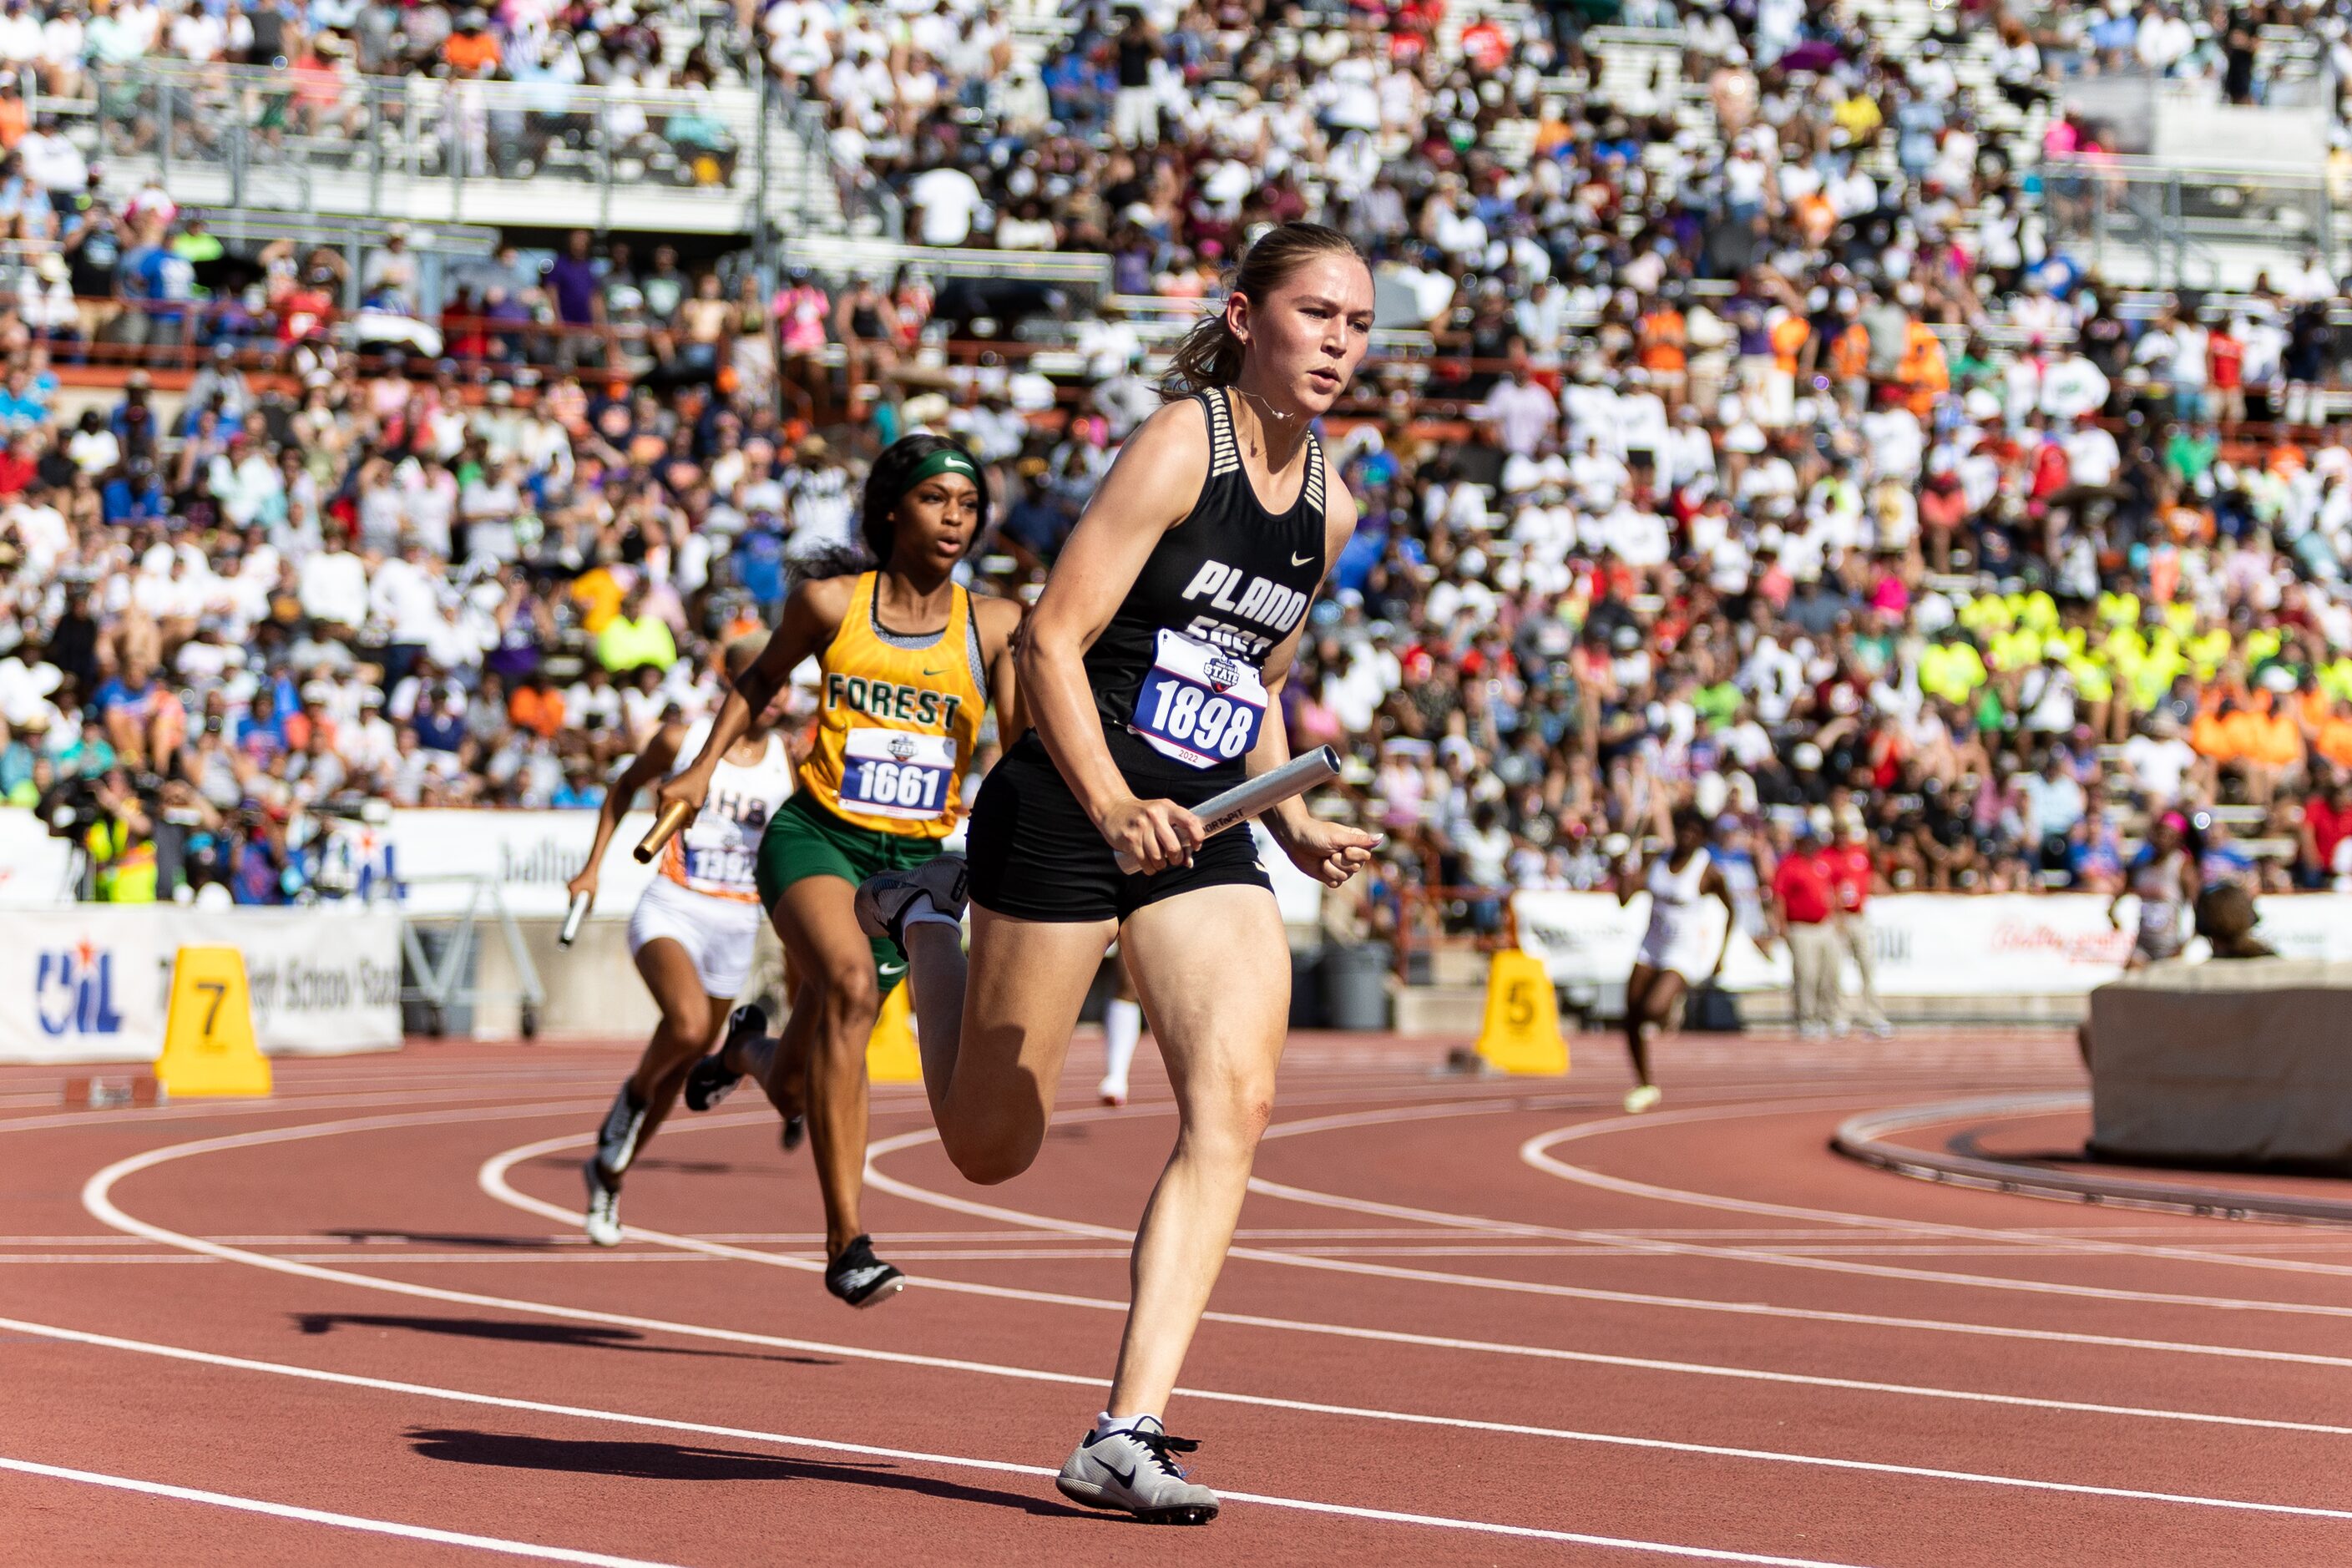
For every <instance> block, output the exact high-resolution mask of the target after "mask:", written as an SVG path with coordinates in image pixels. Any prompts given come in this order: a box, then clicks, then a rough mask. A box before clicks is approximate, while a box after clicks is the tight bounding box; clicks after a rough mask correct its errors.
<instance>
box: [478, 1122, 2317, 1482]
mask: <svg viewBox="0 0 2352 1568" xmlns="http://www.w3.org/2000/svg"><path fill="white" fill-rule="evenodd" d="M762 1120H764V1119H763V1118H761V1117H759V1116H756V1115H755V1116H752V1117H750V1118H742V1117H733V1118H719V1119H713V1120H711V1121H696V1122H688V1123H686V1124H685V1126H686V1127H687V1128H707V1129H713V1130H716V1129H718V1128H722V1127H729V1126H740V1125H742V1124H743V1122H744V1121H752V1122H757V1121H762ZM910 1136H911V1135H910ZM595 1138H596V1135H595V1134H594V1133H593V1132H591V1133H568V1134H565V1135H563V1136H561V1137H557V1138H549V1139H542V1140H541V1141H540V1142H533V1143H525V1144H521V1145H520V1146H518V1147H516V1148H512V1149H508V1150H505V1151H503V1152H499V1153H497V1154H494V1155H492V1156H491V1157H490V1158H489V1159H488V1160H485V1161H484V1162H483V1163H482V1165H481V1168H480V1169H479V1171H478V1173H477V1181H478V1184H479V1185H480V1187H481V1189H482V1190H483V1191H484V1192H485V1193H487V1194H489V1195H490V1196H491V1197H494V1198H496V1199H498V1200H499V1202H500V1203H503V1204H508V1205H511V1206H513V1207H516V1208H520V1209H521V1210H523V1211H525V1212H527V1213H530V1214H535V1215H542V1216H546V1217H550V1218H556V1219H570V1218H572V1217H574V1216H573V1215H572V1213H571V1211H569V1210H566V1209H564V1208H562V1207H561V1206H559V1205H555V1204H551V1203H549V1202H548V1201H547V1200H545V1199H543V1198H540V1197H536V1196H534V1195H532V1194H529V1193H525V1192H523V1191H521V1190H520V1188H518V1187H516V1186H515V1185H514V1184H513V1181H512V1179H511V1173H512V1171H513V1169H514V1167H515V1166H516V1165H518V1164H520V1163H524V1162H525V1161H528V1160H533V1159H538V1158H540V1157H541V1156H543V1155H548V1154H553V1153H558V1152H562V1151H565V1150H568V1149H584V1148H586V1147H588V1146H589V1145H590V1144H592V1143H593V1142H595ZM877 1152H881V1150H880V1146H879V1145H877ZM873 1174H874V1173H873V1172H872V1170H871V1169H870V1167H869V1170H868V1175H869V1177H870V1176H872V1175H873ZM910 1190H923V1189H910ZM1056 1223H1057V1222H1056ZM623 1231H624V1234H625V1235H626V1236H628V1237H635V1238H636V1239H638V1240H642V1241H649V1242H653V1243H655V1244H656V1245H659V1246H664V1247H677V1248H678V1249H680V1250H681V1251H683V1252H685V1253H688V1254H690V1255H699V1256H702V1257H707V1258H718V1259H725V1260H732V1261H738V1262H745V1263H755V1264H765V1265H768V1266H770V1267H777V1268H793V1269H798V1270H803V1271H815V1270H817V1269H821V1268H822V1267H823V1265H822V1264H820V1263H814V1262H808V1261H803V1260H802V1259H798V1258H785V1257H782V1256H780V1255H778V1254H775V1253H772V1252H758V1251H753V1250H751V1249H749V1248H745V1247H730V1246H728V1245H726V1244H725V1243H723V1242H718V1241H714V1240H712V1239H711V1238H709V1237H690V1236H682V1235H674V1234H672V1233H670V1232H667V1231H660V1230H654V1229H650V1228H647V1227H646V1226H636V1225H628V1226H623ZM1035 1233H1036V1227H1034V1226H1030V1227H1026V1229H1025V1231H1024V1232H1016V1233H1015V1234H1035ZM1049 1234H1050V1232H1049ZM1117 1256H1119V1257H1124V1256H1126V1254H1125V1253H1124V1251H1120V1252H1118V1254H1117ZM1265 1256H1267V1257H1268V1258H1285V1257H1288V1256H1290V1255H1289V1254H1286V1253H1270V1254H1266V1255H1265ZM908 1283H909V1284H910V1285H913V1286H916V1287H918V1288H923V1289H938V1290H947V1291H950V1292H954V1293H958V1294H974V1295H988V1296H993V1297H997V1298H999V1299H1003V1300H1020V1301H1028V1302H1033V1303H1036V1304H1039V1305H1050V1306H1065V1307H1078V1308H1091V1309H1094V1310H1104V1311H1114V1312H1125V1311H1126V1310H1127V1308H1128V1304H1127V1303H1126V1302H1125V1301H1120V1300H1110V1299H1108V1298H1103V1297H1090V1296H1077V1295H1071V1294H1067V1293H1064V1292H1059V1291H1044V1290H1027V1289H1018V1288H1015V1287H1011V1286H1002V1285H982V1284H978V1283H976V1282H973V1281H968V1280H961V1279H940V1278H938V1277H936V1276H929V1275H909V1276H908ZM1201 1317H1202V1321H1203V1322H1212V1323H1221V1324H1226V1325H1231V1326H1234V1327H1241V1328H1257V1329H1275V1330H1280V1331H1285V1332H1291V1333H1307V1334H1315V1335H1321V1336H1328V1337H1333V1338H1339V1339H1351V1340H1363V1341H1370V1342H1381V1343H1389V1344H1404V1345H1412V1346H1415V1347H1417V1348H1421V1349H1427V1350H1445V1351H1461V1352H1471V1353H1477V1354H1487V1355H1504V1356H1519V1357H1525V1358H1528V1359H1531V1360H1542V1361H1556V1362H1564V1363H1577V1364H1582V1365H1588V1366H1606V1367H1614V1368H1620V1369H1623V1370H1627V1371H1640V1372H1664V1373H1685V1374H1689V1375H1694V1376H1700V1377H1719V1378H1727V1379H1733V1380H1737V1381H1743V1382H1754V1383H1772V1384H1787V1385H1791V1386H1798V1387H1811V1388H1832V1389H1837V1390H1840V1391H1842V1392H1847V1393H1860V1394H1890V1395H1895V1396H1897V1397H1906V1398H1919V1399H1941V1400H1949V1401H1953V1402H1957V1403H1963V1404H1982V1405H2007V1406H2011V1407H2013V1408H2019V1409H2029V1410H2053V1411H2063V1412H2066V1413H2069V1414H2074V1415H2098V1416H2105V1417H2125V1418H2133V1419H2143V1420H2154V1421H2175V1422H2181V1423H2187V1424H2191V1425H2206V1426H2242V1427H2252V1428H2259V1429H2266V1430H2273V1431H2287V1432H2304V1433H2310V1434H2314V1435H2316V1436H2331V1437H2333V1436H2352V1426H2332V1425H2329V1424H2326V1423H2322V1422H2306V1421H2286V1420H2280V1419H2274V1418H2272V1417H2266V1416H2256V1415H2221V1414H2216V1413H2211V1412H2206V1411H2193V1410H2168V1409H2162V1408H2155V1407H2149V1406H2144V1405H2105V1404H2098V1403H2095V1402H2091V1401H2086V1400H2073V1399H2053V1398H2046V1397H2042V1396H2037V1395H2032V1394H1995V1393H1990V1392H1984V1391H1979V1390H1974V1389H1956V1388H1939V1387H1935V1386H1929V1385H1922V1384H1903V1383H1887V1382H1882V1381H1877V1380H1872V1379H1864V1378H1846V1377H1831V1376H1827V1375H1823V1374H1821V1373H1791V1372H1772V1371H1767V1370H1763V1369H1759V1368H1754V1367H1741V1366H1728V1365H1720V1364H1716V1363H1706V1362H1686V1361H1675V1360H1668V1359H1664V1358H1661V1357H1655V1356H1629V1355H1612V1354H1610V1353H1607V1352H1600V1351H1571V1350H1561V1349H1556V1348H1553V1347H1549V1346H1544V1345H1528V1344H1515V1343H1508V1342H1497V1341H1493V1340H1477V1339H1466V1338H1462V1337H1459V1336H1454V1335H1444V1334H1418V1333H1412V1332H1410V1331H1403V1330H1391V1329H1370V1328H1360V1327H1356V1326H1353V1325H1349V1324H1340V1323H1321V1322H1307V1321H1298V1320H1297V1319H1291V1318H1276V1317H1267V1316H1264V1315H1261V1314H1257V1313H1248V1312H1230V1311H1222V1310H1214V1309H1212V1310H1208V1311H1204V1312H1203V1313H1202V1315H1201ZM2342 1364H2344V1365H2347V1366H2352V1360H2347V1361H2345V1362H2344V1363H2342Z"/></svg>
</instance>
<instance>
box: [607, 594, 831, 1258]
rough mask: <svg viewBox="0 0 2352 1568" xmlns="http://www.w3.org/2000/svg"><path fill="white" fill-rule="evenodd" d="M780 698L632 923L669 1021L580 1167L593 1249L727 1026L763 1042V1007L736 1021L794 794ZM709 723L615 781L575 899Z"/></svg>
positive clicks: (715, 777) (616, 1220) (751, 648)
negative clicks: (768, 847) (632, 812)
mask: <svg viewBox="0 0 2352 1568" xmlns="http://www.w3.org/2000/svg"><path fill="white" fill-rule="evenodd" d="M766 640H767V639H766V638H765V637H743V638H739V639H738V640H737V641H735V642H733V643H731V644H730V645H729V646H728V648H727V655H726V663H727V675H728V679H730V680H731V679H735V678H737V677H739V676H740V675H741V674H742V673H743V671H744V670H746V669H748V668H751V661H752V660H753V659H754V658H757V657H758V655H759V652H760V649H761V647H762V646H763V645H764V643H765V642H766ZM783 700H784V698H783V696H782V695H781V694H780V695H779V696H778V697H777V698H776V700H775V701H774V702H772V703H771V704H770V708H769V710H768V711H765V712H763V713H761V714H760V715H759V716H758V718H757V720H756V721H754V722H753V724H752V725H751V728H750V729H749V730H747V731H745V732H744V734H743V738H742V739H741V740H740V741H738V742H735V743H734V744H733V745H732V746H730V747H729V748H728V749H727V754H726V756H725V757H724V758H723V759H721V760H720V762H719V764H718V765H717V767H716V768H715V769H714V770H713V771H712V773H711V779H710V795H709V805H706V806H705V807H704V808H703V811H702V814H701V815H700V816H698V817H697V818H696V819H695V820H694V822H693V824H692V826H688V828H687V829H686V830H685V831H684V832H681V833H678V834H676V835H673V836H672V837H671V838H670V840H669V842H668V843H667V845H665V846H664V847H663V848H662V855H661V862H660V867H659V874H658V875H657V876H656V877H655V879H654V880H653V883H652V885H651V886H649V887H648V888H646V890H645V893H644V895H643V896H642V897H640V898H639V899H638V900H637V907H636V910H635V913H633V914H631V915H630V917H629V953H630V956H632V957H633V958H635V960H636V963H637V973H640V974H642V975H644V976H645V978H646V989H648V990H649V991H651V992H652V993H653V994H654V1001H655V1003H656V1005H658V1006H659V1007H660V1008H661V1022H660V1024H658V1025H657V1026H655V1029H654V1035H653V1038H652V1039H651V1040H650V1041H648V1042H646V1049H645V1054H644V1055H643V1056H642V1057H640V1058H638V1059H637V1069H636V1071H635V1072H634V1073H632V1074H631V1075H630V1076H629V1079H628V1081H627V1082H625V1083H624V1084H623V1085H622V1086H621V1092H620V1093H619V1094H618V1095H616V1096H615V1097H614V1100H613V1109H612V1110H609V1111H607V1112H605V1114H604V1126H603V1128H602V1129H601V1130H600V1131H599V1132H598V1134H597V1139H596V1152H595V1153H594V1154H593V1155H591V1156H590V1157H589V1159H588V1161H587V1163H586V1164H585V1165H583V1167H582V1174H583V1177H584V1179H585V1180H586V1182H587V1186H588V1212H587V1218H586V1222H585V1223H586V1227H587V1231H588V1238H589V1239H590V1240H591V1241H593V1242H594V1243H595V1244H596V1245H597V1246H599V1247H613V1246H615V1245H617V1244H618V1243H619V1242H620V1239H621V1178H622V1177H623V1176H624V1175H625V1174H626V1173H627V1172H628V1169H629V1164H630V1163H631V1162H632V1161H633V1160H635V1158H636V1155H637V1152H638V1151H639V1150H641V1149H643V1148H644V1147H645V1145H646V1142H647V1141H648V1140H649V1139H651V1138H652V1137H653V1135H654V1129H655V1128H656V1127H658V1126H660V1125H661V1122H662V1119H663V1118H664V1117H666V1116H667V1115H668V1114H669V1110H670V1107H671V1106H672V1105H674V1104H676V1103H677V1093H678V1089H680V1088H681V1087H682V1086H683V1085H684V1084H685V1082H686V1074H687V1069H688V1068H691V1067H692V1066H693V1065H694V1063H695V1061H696V1059H697V1058H699V1057H701V1055H702V1054H703V1053H704V1052H706V1051H709V1050H710V1049H712V1048H714V1047H716V1046H717V1045H718V1044H719V1033H720V1030H721V1028H722V1027H728V1028H732V1027H735V1026H739V1021H740V1026H741V1027H744V1028H747V1029H750V1030H751V1032H753V1033H755V1034H763V1033H765V1032H766V1029H767V1020H766V1019H765V1018H764V1017H763V1016H760V1010H759V1009H758V1008H757V1007H738V1008H736V1009H735V1011H734V1015H733V1016H732V1017H730V1014H729V1012H728V1009H729V1007H730V1005H732V1004H733V1002H734V1000H735V998H736V996H737V995H738V994H740V993H741V991H742V989H743V986H744V984H745V982H747V981H748V980H749V979H750V978H751V950H752V946H753V944H754V943H756V942H758V941H759V937H760V921H761V919H762V918H763V917H762V915H761V910H760V895H759V892H758V891H757V889H755V888H754V887H753V885H752V867H753V862H754V860H755V858H756V856H757V853H758V850H759V847H760V836H761V834H762V833H764V832H765V831H767V826H768V818H769V817H771V816H774V815H775V811H776V808H777V807H778V806H780V805H783V803H784V800H785V797H787V796H788V795H791V794H792V793H793V756H792V752H791V749H790V748H789V747H787V746H786V745H785V744H784V739H783V737H782V735H781V734H779V733H777V731H776V730H775V727H774V721H775V716H776V713H777V711H778V710H779V709H780V705H781V704H782V701H783ZM709 733H710V721H709V720H708V719H705V720H702V721H700V722H698V723H697V724H695V725H693V726H692V727H690V728H689V727H688V726H686V725H683V724H666V725H664V726H663V727H662V728H661V730H660V731H657V732H656V734H655V736H654V737H653V739H652V740H650V741H648V742H646V748H645V750H644V751H643V752H639V753H638V755H637V757H636V759H635V761H634V762H632V763H630V764H629V765H628V767H627V768H626V769H625V770H624V771H623V772H622V773H621V776H620V777H619V778H618V779H615V780H614V782H613V787H612V788H611V790H610V791H608V792H607V793H606V795H605V797H604V807H603V809H602V810H600V811H599V812H598V813H597V814H596V842H595V844H594V846H593V847H592V848H590V850H589V851H588V865H587V868H586V869H584V870H583V871H582V872H581V873H580V875H578V876H577V877H574V878H573V879H572V884H571V892H572V896H573V897H575V898H576V897H578V896H579V895H581V894H583V893H585V894H587V895H589V897H591V898H592V899H593V897H594V896H595V892H596V868H598V867H599V866H600V865H602V864H603V863H604V850H605V848H606V847H607V846H609V845H610V844H611V843H612V841H613V834H614V829H616V828H617V827H618V826H620V822H621V818H622V817H623V816H625V815H626V814H627V812H628V809H629V806H630V805H631V804H632V803H633V802H635V799H636V796H637V794H638V792H639V791H640V790H643V789H646V788H647V787H648V786H650V785H652V784H656V783H657V782H658V781H660V780H663V779H667V778H669V777H672V776H674V775H675V774H677V773H682V772H683V771H685V768H686V765H687V763H688V762H690V761H691V760H692V759H693V758H695V757H696V756H698V755H699V754H700V752H701V751H702V742H703V741H704V740H705V738H706V737H708V736H709Z"/></svg>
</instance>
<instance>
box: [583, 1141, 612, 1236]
mask: <svg viewBox="0 0 2352 1568" xmlns="http://www.w3.org/2000/svg"><path fill="white" fill-rule="evenodd" d="M580 1174H581V1177H582V1179H583V1180H584V1181H585V1182H586V1183H587V1184H588V1212H587V1215H585V1216H584V1217H583V1219H582V1221H581V1228H583V1230H585V1231H587V1233H588V1239H589V1240H591V1241H593V1242H594V1243H595V1244H596V1245H597V1246H599V1247H618V1246H620V1245H621V1184H620V1183H619V1182H617V1181H615V1180H614V1179H613V1178H612V1177H611V1176H609V1175H607V1174H606V1173H605V1172H604V1166H603V1165H601V1164H599V1163H597V1162H596V1161H595V1160H594V1159H593V1158H592V1159H587V1160H583V1161H581V1162H580Z"/></svg>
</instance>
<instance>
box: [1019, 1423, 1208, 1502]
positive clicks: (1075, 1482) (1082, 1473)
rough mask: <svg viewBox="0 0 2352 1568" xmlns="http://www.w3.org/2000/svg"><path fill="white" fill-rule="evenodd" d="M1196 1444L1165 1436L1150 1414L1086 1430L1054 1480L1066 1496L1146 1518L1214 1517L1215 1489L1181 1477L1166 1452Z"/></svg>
mask: <svg viewBox="0 0 2352 1568" xmlns="http://www.w3.org/2000/svg"><path fill="white" fill-rule="evenodd" d="M1200 1446H1201V1445H1200V1444H1198V1443H1196V1442H1194V1441H1192V1439H1191V1438H1189V1437H1171V1436H1169V1435H1168V1429H1167V1428H1166V1427H1164V1426H1161V1425H1160V1418H1159V1417H1158V1416H1156V1415H1146V1416H1144V1417H1143V1418H1142V1419H1140V1420H1139V1421H1138V1422H1136V1424H1135V1425H1134V1426H1122V1427H1120V1428H1118V1430H1117V1431H1115V1432H1102V1433H1096V1432H1089V1433H1087V1435H1086V1436H1085V1437H1084V1438H1083V1439H1082V1440H1081V1441H1080V1442H1079V1444H1078V1449H1077V1452H1076V1453H1075V1454H1072V1455H1071V1456H1070V1458H1069V1460H1068V1462H1067V1463H1066V1464H1064V1465H1063V1466H1062V1473H1061V1474H1060V1475H1059V1476H1056V1477H1055V1479H1054V1485H1055V1487H1056V1488H1057V1489H1059V1490H1060V1491H1061V1494H1062V1495H1063V1496H1064V1497H1066V1498H1068V1499H1069V1500H1071V1501H1072V1502H1076V1503H1084V1504H1085V1505H1086V1506H1087V1507H1088V1508H1099V1509H1108V1510H1114V1511H1117V1512H1120V1513H1131V1514H1133V1515H1134V1516H1135V1517H1136V1518H1138V1519H1139V1520H1141V1521H1143V1522H1144V1523H1146V1524H1206V1523H1208V1522H1209V1521H1211V1520H1213V1519H1214V1518H1216V1517H1217V1494H1216V1493H1214V1492H1213V1491H1211V1490H1210V1489H1208V1488H1206V1487H1204V1486H1202V1485H1200V1484H1199V1483H1197V1482H1195V1481H1192V1480H1189V1479H1186V1478H1185V1475H1184V1469H1183V1467H1182V1466H1181V1465H1179V1464H1177V1462H1176V1461H1175V1459H1174V1458H1171V1455H1176V1454H1189V1453H1191V1452H1192V1450H1193V1449H1195V1448H1198V1447H1200Z"/></svg>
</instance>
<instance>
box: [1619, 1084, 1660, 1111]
mask: <svg viewBox="0 0 2352 1568" xmlns="http://www.w3.org/2000/svg"><path fill="white" fill-rule="evenodd" d="M1664 1099H1665V1096H1664V1094H1661V1093H1660V1092H1659V1091H1658V1086H1657V1085H1656V1084H1654V1083H1637V1084H1635V1085H1634V1086H1633V1088H1632V1089H1627V1090H1626V1091H1625V1110H1626V1112H1627V1114H1629V1115H1633V1116H1639V1115H1641V1114H1642V1112H1643V1111H1645V1110H1656V1109H1657V1106H1658V1101H1660V1100H1664Z"/></svg>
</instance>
